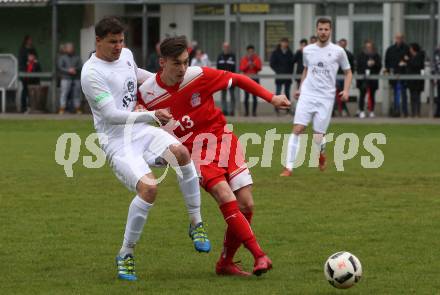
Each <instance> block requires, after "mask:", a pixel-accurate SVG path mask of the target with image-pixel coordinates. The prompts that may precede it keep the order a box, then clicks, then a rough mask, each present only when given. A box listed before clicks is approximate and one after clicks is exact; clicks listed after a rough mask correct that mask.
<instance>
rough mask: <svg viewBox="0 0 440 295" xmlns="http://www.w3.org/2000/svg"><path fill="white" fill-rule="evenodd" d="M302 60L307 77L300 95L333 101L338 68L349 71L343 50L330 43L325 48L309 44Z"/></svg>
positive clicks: (348, 64)
mask: <svg viewBox="0 0 440 295" xmlns="http://www.w3.org/2000/svg"><path fill="white" fill-rule="evenodd" d="M303 59H304V66H305V67H307V76H306V78H305V80H304V81H303V83H302V85H301V94H304V95H307V96H312V97H322V98H327V99H331V100H334V99H335V94H336V74H337V72H338V69H339V67H341V68H342V70H344V71H345V70H349V69H350V63H349V62H348V58H347V54H346V53H345V51H344V49H342V47H340V46H338V45H336V44H333V43H331V42H329V44H328V45H327V46H325V47H319V46H318V45H316V44H311V45H308V46H306V47H305V48H304V50H303Z"/></svg>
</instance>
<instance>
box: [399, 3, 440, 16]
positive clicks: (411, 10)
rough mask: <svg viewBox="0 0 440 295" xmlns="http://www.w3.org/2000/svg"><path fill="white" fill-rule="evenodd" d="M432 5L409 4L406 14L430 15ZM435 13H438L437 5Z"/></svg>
mask: <svg viewBox="0 0 440 295" xmlns="http://www.w3.org/2000/svg"><path fill="white" fill-rule="evenodd" d="M430 11H431V4H429V3H408V4H406V5H405V14H411V15H423V14H425V15H429V14H430ZM435 12H436V13H437V3H436V4H435Z"/></svg>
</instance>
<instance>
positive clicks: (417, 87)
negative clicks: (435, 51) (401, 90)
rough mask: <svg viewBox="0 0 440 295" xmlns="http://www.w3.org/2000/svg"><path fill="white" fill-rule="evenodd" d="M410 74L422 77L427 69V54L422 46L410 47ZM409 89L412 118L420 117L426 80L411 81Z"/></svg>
mask: <svg viewBox="0 0 440 295" xmlns="http://www.w3.org/2000/svg"><path fill="white" fill-rule="evenodd" d="M409 54H410V57H409V60H408V74H413V75H421V74H422V73H423V71H424V69H425V52H424V51H422V50H421V48H420V45H419V44H417V43H411V44H410V45H409ZM408 89H409V93H410V100H411V116H412V117H420V106H421V102H420V96H421V93H422V91H424V90H425V80H409V81H408Z"/></svg>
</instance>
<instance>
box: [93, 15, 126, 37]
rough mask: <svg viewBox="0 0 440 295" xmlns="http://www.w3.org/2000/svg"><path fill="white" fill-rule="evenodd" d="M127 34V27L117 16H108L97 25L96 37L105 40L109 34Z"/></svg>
mask: <svg viewBox="0 0 440 295" xmlns="http://www.w3.org/2000/svg"><path fill="white" fill-rule="evenodd" d="M123 32H125V26H124V25H123V23H122V22H121V20H120V19H119V18H117V17H116V16H106V17H104V18H103V19H101V20H100V21H99V22H98V23H97V24H96V25H95V35H96V36H97V37H99V38H104V37H105V36H107V34H109V33H110V34H120V33H123Z"/></svg>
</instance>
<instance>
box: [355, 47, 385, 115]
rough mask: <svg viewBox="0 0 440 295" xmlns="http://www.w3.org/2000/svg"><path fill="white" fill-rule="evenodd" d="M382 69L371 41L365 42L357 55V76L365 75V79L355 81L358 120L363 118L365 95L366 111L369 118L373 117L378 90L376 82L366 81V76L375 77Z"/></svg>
mask: <svg viewBox="0 0 440 295" xmlns="http://www.w3.org/2000/svg"><path fill="white" fill-rule="evenodd" d="M381 68H382V62H381V58H380V55H379V54H378V53H377V52H376V49H375V48H374V44H373V42H372V41H366V42H365V44H364V49H363V51H362V52H361V53H360V54H359V55H358V57H357V62H356V70H357V73H358V74H359V75H365V79H362V78H360V79H357V80H356V87H357V88H358V89H359V93H360V95H359V118H365V95H367V99H368V111H369V113H370V117H374V106H375V104H376V91H377V89H378V88H379V81H378V80H370V79H367V77H368V75H377V74H379V73H380V70H381Z"/></svg>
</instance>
